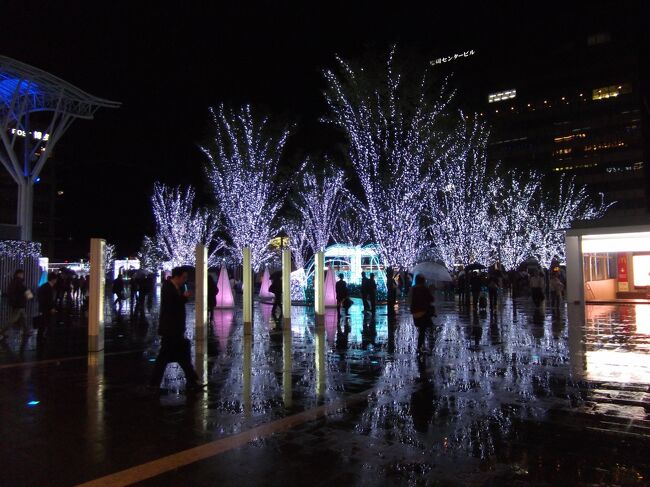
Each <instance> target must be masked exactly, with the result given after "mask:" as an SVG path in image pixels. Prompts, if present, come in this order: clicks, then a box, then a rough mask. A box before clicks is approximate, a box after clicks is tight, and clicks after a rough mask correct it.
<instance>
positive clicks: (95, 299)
mask: <svg viewBox="0 0 650 487" xmlns="http://www.w3.org/2000/svg"><path fill="white" fill-rule="evenodd" d="M105 246H106V241H105V240H103V239H101V238H91V239H90V286H89V291H90V299H89V303H88V351H89V352H99V351H101V350H104V284H105V282H104V280H105V273H106V271H105V268H104V266H105V263H104V248H105Z"/></svg>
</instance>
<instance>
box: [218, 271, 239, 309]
mask: <svg viewBox="0 0 650 487" xmlns="http://www.w3.org/2000/svg"><path fill="white" fill-rule="evenodd" d="M217 287H218V288H219V293H218V294H217V306H216V307H217V308H234V307H235V298H234V296H233V295H232V288H231V287H230V279H228V269H226V266H221V270H220V271H219V279H218V280H217Z"/></svg>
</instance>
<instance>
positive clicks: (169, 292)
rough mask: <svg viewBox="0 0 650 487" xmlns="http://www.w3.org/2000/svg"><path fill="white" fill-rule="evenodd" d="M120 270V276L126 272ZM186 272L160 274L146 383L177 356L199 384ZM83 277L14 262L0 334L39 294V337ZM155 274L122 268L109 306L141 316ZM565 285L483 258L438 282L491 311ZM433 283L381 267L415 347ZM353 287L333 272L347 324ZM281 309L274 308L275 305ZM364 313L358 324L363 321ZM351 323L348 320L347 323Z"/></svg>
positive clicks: (369, 282) (390, 300)
mask: <svg viewBox="0 0 650 487" xmlns="http://www.w3.org/2000/svg"><path fill="white" fill-rule="evenodd" d="M125 277H126V278H125ZM186 281H187V272H186V270H184V269H183V268H175V269H173V270H172V272H171V276H170V277H169V278H168V279H166V280H165V281H164V282H163V284H162V287H161V301H160V318H159V327H158V334H159V335H160V336H161V349H160V353H159V355H158V358H157V359H156V363H155V366H154V372H153V375H152V378H151V383H150V387H151V388H153V389H157V388H158V387H159V384H160V380H161V378H162V374H163V372H164V370H165V367H166V365H167V364H168V363H169V362H177V363H178V364H179V365H180V366H181V368H182V369H183V370H184V372H185V376H186V378H187V381H188V386H187V389H188V391H194V392H197V391H200V390H201V389H203V387H204V386H205V384H200V383H199V382H198V377H197V375H196V372H195V371H194V369H193V367H192V362H191V355H190V349H191V344H190V342H189V340H187V338H185V326H186V324H185V303H186V302H187V300H188V298H189V297H190V296H191V293H190V292H189V291H188V290H187V287H186V284H185V283H186ZM88 288H89V279H88V277H87V276H77V275H76V274H73V273H69V272H67V273H63V272H61V273H53V272H50V273H49V274H48V275H47V282H45V283H44V284H42V285H41V286H39V287H38V289H37V290H36V293H35V294H34V292H32V290H31V289H29V288H28V287H27V286H26V284H25V273H24V271H23V270H22V269H18V270H16V272H15V273H14V275H13V279H12V280H11V283H10V285H9V287H8V289H7V291H6V297H7V301H8V304H9V306H10V314H9V319H8V320H7V322H6V323H4V324H3V326H2V327H0V341H2V340H4V339H5V338H6V336H7V332H8V330H9V329H10V328H11V327H14V326H17V327H20V328H21V331H22V335H23V337H29V336H30V335H31V334H32V331H31V330H30V329H29V326H28V324H27V313H26V308H27V303H28V302H29V301H30V300H32V299H37V302H38V314H37V315H36V316H35V317H34V319H33V328H35V329H36V330H37V331H38V336H39V338H42V337H44V336H45V335H46V334H47V333H48V330H50V329H51V328H52V326H53V325H54V324H55V322H56V321H57V315H58V313H59V312H60V311H61V309H62V308H64V307H72V306H75V305H76V306H79V307H80V309H83V308H84V307H85V306H87V298H88ZM154 288H155V277H154V276H153V275H151V274H148V273H145V272H141V271H139V272H130V273H128V274H127V275H126V276H124V275H123V274H122V273H120V274H119V275H118V276H117V278H116V279H115V280H114V281H113V283H112V287H111V295H112V296H113V297H112V298H111V300H112V303H113V306H114V309H115V310H116V311H117V312H118V313H121V311H122V308H123V303H124V302H125V301H128V302H129V310H130V312H131V315H132V317H134V318H136V319H138V318H142V319H143V320H144V317H145V309H148V310H149V311H151V308H152V305H153V293H154ZM564 289H565V282H564V278H563V275H562V274H561V273H560V272H558V271H557V270H556V271H554V272H545V271H544V270H541V269H539V268H537V269H535V268H532V269H530V270H524V271H518V272H510V273H505V272H502V271H499V270H497V269H490V270H486V269H485V268H483V267H482V266H475V267H474V268H466V269H465V270H463V271H460V272H457V273H455V274H453V275H452V279H451V281H450V282H449V283H447V285H446V286H445V287H444V294H445V296H446V297H449V296H450V295H457V296H458V302H459V306H461V307H463V306H467V307H471V309H472V310H473V312H474V313H479V312H480V311H481V310H485V311H487V310H488V309H489V311H490V313H495V312H496V310H497V306H498V300H499V296H500V295H501V294H503V293H504V292H508V291H509V292H510V294H511V295H512V297H513V298H517V297H522V296H525V295H530V297H531V299H532V301H533V303H534V306H535V308H536V309H539V308H540V307H541V306H542V304H543V302H544V300H545V299H546V296H549V297H550V304H551V306H553V307H558V306H559V304H560V303H561V301H562V297H563V293H564ZM269 291H270V292H272V293H273V294H274V295H275V299H274V302H273V308H272V314H273V316H274V317H276V318H279V317H281V313H282V306H281V303H282V285H281V273H280V272H277V273H275V274H273V275H272V276H271V286H270V288H269ZM435 291H436V287H435V285H434V283H427V280H426V279H425V276H423V275H420V274H418V275H415V276H412V275H410V274H407V273H402V274H398V273H394V272H393V271H392V269H387V271H386V292H387V300H386V301H387V311H388V314H389V316H390V315H391V314H393V315H394V313H395V304H396V302H397V299H398V295H399V294H400V293H401V295H402V296H403V297H406V299H407V304H408V307H409V310H410V313H411V315H412V318H413V323H414V325H415V327H416V329H417V331H418V339H417V350H418V354H423V353H426V350H425V340H426V337H427V335H430V334H431V329H432V328H433V318H435V316H436V310H435V305H434V303H435V298H434V296H435ZM359 292H360V297H361V302H362V306H363V313H364V315H365V316H368V317H369V319H372V317H374V315H375V314H376V312H377V281H376V276H375V274H374V273H369V275H366V273H365V272H362V274H361V286H360V288H359ZM217 293H218V287H217V285H216V282H215V280H214V279H213V278H212V276H209V278H208V303H207V307H208V310H209V312H210V314H211V313H212V311H213V309H214V307H215V304H216V295H217ZM351 294H352V293H351V292H350V289H349V288H348V284H347V282H346V281H345V279H344V275H343V274H339V275H338V281H337V282H336V300H337V313H338V315H339V326H340V325H341V321H342V320H341V319H340V318H341V317H342V316H345V317H346V319H345V320H344V323H345V324H346V326H347V325H349V313H350V311H349V310H350V307H351V306H352V300H351ZM278 310H279V312H280V316H277V312H278ZM365 322H366V320H365V318H364V326H365ZM348 328H349V326H348Z"/></svg>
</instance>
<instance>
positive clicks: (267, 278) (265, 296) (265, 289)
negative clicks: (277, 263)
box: [260, 267, 275, 302]
mask: <svg viewBox="0 0 650 487" xmlns="http://www.w3.org/2000/svg"><path fill="white" fill-rule="evenodd" d="M270 286H271V275H270V274H269V269H268V267H264V275H263V276H262V285H261V286H260V301H264V302H270V301H273V299H274V298H275V296H274V295H273V293H272V292H271V291H269V287H270Z"/></svg>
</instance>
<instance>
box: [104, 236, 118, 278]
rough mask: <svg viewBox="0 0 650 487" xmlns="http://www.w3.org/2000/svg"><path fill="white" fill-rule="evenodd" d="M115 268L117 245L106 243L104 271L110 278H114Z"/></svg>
mask: <svg viewBox="0 0 650 487" xmlns="http://www.w3.org/2000/svg"><path fill="white" fill-rule="evenodd" d="M113 267H115V245H114V244H112V243H108V242H106V245H104V270H105V271H106V274H108V275H109V276H111V277H112V276H113Z"/></svg>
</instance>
